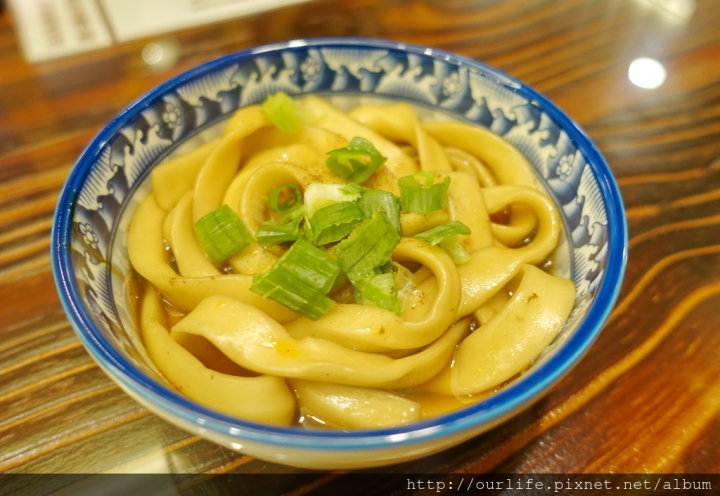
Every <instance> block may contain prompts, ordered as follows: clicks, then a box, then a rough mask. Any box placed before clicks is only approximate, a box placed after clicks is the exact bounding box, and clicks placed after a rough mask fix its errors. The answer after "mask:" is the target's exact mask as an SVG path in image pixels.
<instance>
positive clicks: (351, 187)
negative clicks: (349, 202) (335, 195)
mask: <svg viewBox="0 0 720 496" xmlns="http://www.w3.org/2000/svg"><path fill="white" fill-rule="evenodd" d="M364 189H365V188H363V187H362V186H360V185H359V184H358V183H350V184H348V185H346V186H343V187H342V188H340V191H341V192H342V193H344V194H346V195H357V194H358V193H362V191H363V190H364Z"/></svg>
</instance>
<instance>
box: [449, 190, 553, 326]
mask: <svg viewBox="0 0 720 496" xmlns="http://www.w3.org/2000/svg"><path fill="white" fill-rule="evenodd" d="M482 191H483V198H484V199H485V204H486V205H487V207H488V210H489V211H490V212H497V211H499V210H501V209H503V208H504V207H506V206H508V205H510V204H512V203H520V204H522V205H525V206H528V207H530V208H531V209H532V210H533V212H534V213H535V215H536V216H537V218H538V227H537V232H536V233H535V237H534V238H533V240H532V241H531V242H530V243H528V244H527V245H524V246H522V247H520V248H505V247H500V246H491V247H488V248H483V249H481V250H477V251H475V252H473V253H472V254H471V260H470V262H468V263H466V264H464V265H460V266H458V273H459V274H460V283H461V285H462V297H461V300H460V308H459V310H458V317H463V316H465V315H468V314H470V313H473V312H475V311H476V310H477V309H478V308H480V306H481V305H482V304H483V303H485V302H486V301H488V300H489V299H490V298H491V297H492V296H493V295H494V294H495V293H497V292H498V291H499V290H500V288H502V287H503V286H505V285H506V284H507V283H508V282H509V281H510V279H512V278H513V277H515V275H517V273H518V272H519V271H520V269H521V267H522V266H523V265H525V264H531V265H536V264H539V263H541V262H542V261H543V260H545V258H546V257H547V256H548V255H549V254H550V253H551V252H552V251H553V250H554V249H555V247H556V246H557V242H558V240H559V238H560V233H561V232H562V221H561V219H560V214H559V213H558V211H557V209H556V208H555V206H554V205H553V204H552V202H551V201H550V199H549V198H548V197H547V195H544V194H542V193H540V192H539V191H537V190H534V189H530V188H525V187H520V186H496V187H494V188H485V189H483V190H482Z"/></svg>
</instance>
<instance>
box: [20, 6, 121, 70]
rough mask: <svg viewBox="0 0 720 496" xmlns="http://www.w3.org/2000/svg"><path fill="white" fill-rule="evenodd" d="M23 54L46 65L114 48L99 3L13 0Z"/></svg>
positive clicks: (29, 60)
mask: <svg viewBox="0 0 720 496" xmlns="http://www.w3.org/2000/svg"><path fill="white" fill-rule="evenodd" d="M9 5H10V8H11V9H12V11H13V16H14V17H15V26H16V29H17V31H18V34H19V36H20V44H21V47H22V50H23V54H24V55H25V58H26V59H27V60H28V62H42V61H44V60H50V59H54V58H58V57H64V56H66V55H73V54H76V53H81V52H86V51H88V50H95V49H97V48H103V47H107V46H110V45H112V43H113V40H112V37H111V36H110V32H109V30H108V29H107V27H106V25H105V22H104V21H103V18H102V13H101V12H100V9H99V8H98V5H97V3H96V2H95V0H10V2H9Z"/></svg>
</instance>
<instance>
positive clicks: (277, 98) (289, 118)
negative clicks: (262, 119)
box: [260, 91, 303, 133]
mask: <svg viewBox="0 0 720 496" xmlns="http://www.w3.org/2000/svg"><path fill="white" fill-rule="evenodd" d="M260 108H262V111H263V113H264V114H265V116H266V117H267V118H268V119H269V120H270V122H272V123H273V125H275V127H277V128H278V129H280V130H281V131H284V132H286V133H295V132H297V131H300V129H302V127H303V120H302V118H301V117H300V113H299V112H298V109H297V106H296V104H295V102H294V101H293V99H292V98H290V97H289V96H288V95H287V93H285V92H283V91H280V92H278V93H275V94H274V95H268V97H267V98H266V99H265V101H264V102H263V103H262V105H261V106H260Z"/></svg>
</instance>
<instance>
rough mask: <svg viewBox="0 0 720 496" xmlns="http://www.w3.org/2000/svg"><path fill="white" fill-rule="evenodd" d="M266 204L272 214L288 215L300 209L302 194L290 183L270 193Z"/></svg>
mask: <svg viewBox="0 0 720 496" xmlns="http://www.w3.org/2000/svg"><path fill="white" fill-rule="evenodd" d="M267 204H268V208H269V209H270V210H272V211H273V212H277V213H279V214H283V215H290V214H291V213H293V212H295V211H296V210H299V209H300V208H301V207H302V205H303V201H302V193H300V190H299V189H298V187H297V186H295V185H294V184H292V183H290V184H285V185H283V186H278V187H277V188H274V189H273V190H272V191H270V194H269V195H268V199H267Z"/></svg>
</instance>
